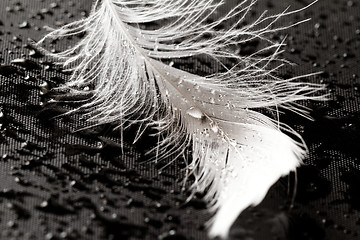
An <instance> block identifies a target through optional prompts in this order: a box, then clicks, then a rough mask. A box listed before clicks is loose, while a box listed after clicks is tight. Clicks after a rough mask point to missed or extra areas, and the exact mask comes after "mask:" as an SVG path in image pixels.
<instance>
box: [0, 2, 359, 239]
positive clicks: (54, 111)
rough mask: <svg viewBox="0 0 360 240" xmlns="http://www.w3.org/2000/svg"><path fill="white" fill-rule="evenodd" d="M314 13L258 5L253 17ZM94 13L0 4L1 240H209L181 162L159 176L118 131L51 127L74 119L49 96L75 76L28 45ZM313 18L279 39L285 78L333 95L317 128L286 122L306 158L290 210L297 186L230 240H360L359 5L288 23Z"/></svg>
mask: <svg viewBox="0 0 360 240" xmlns="http://www.w3.org/2000/svg"><path fill="white" fill-rule="evenodd" d="M80 2H81V3H80ZM308 3H309V1H304V0H298V1H293V0H292V1H290V0H286V1H281V3H279V2H276V1H260V4H259V6H257V8H256V9H255V12H258V13H259V12H261V11H262V9H264V8H269V10H270V11H277V12H279V11H281V10H283V9H284V8H285V7H286V6H288V5H291V6H292V8H299V7H303V6H305V5H307V4H308ZM90 5H91V1H79V2H78V1H64V2H61V1H48V0H31V1H26V0H23V1H20V0H19V1H12V0H2V1H0V50H1V52H0V62H1V66H0V130H1V131H0V133H1V134H0V172H1V174H0V239H163V240H165V239H167V240H170V239H177V240H178V239H207V237H206V230H205V229H204V226H203V224H204V223H205V222H206V220H207V219H208V218H209V217H210V215H209V214H208V213H207V212H206V210H205V208H204V203H203V202H201V200H200V199H201V198H200V196H199V199H193V200H191V201H190V202H186V198H187V196H188V195H187V193H186V191H182V187H183V185H182V176H183V172H182V170H181V169H182V167H183V164H182V162H181V160H178V161H175V162H174V163H173V164H172V165H170V167H168V168H166V170H165V171H163V173H162V174H160V175H159V174H158V171H157V169H159V167H161V164H155V163H143V162H144V161H146V159H147V157H146V156H144V152H145V151H146V148H147V147H151V145H150V144H145V143H147V142H149V141H151V139H150V140H149V139H146V138H144V139H143V140H141V141H140V142H139V143H138V144H137V145H135V146H131V145H126V146H125V147H124V148H123V149H122V148H121V147H120V145H119V142H120V135H119V133H118V132H116V131H113V130H112V129H113V128H112V126H101V127H97V128H91V129H88V130H84V131H78V132H74V130H76V129H79V128H81V127H83V126H86V122H84V121H83V120H81V119H80V117H79V116H77V115H71V116H66V117H60V118H53V117H54V116H57V115H59V114H61V113H64V112H66V111H67V110H68V109H71V108H72V107H73V106H72V104H59V103H54V102H52V101H51V97H52V96H51V95H50V94H49V92H48V91H49V89H51V87H53V86H56V85H58V84H61V83H62V82H64V81H66V79H67V78H68V75H67V73H66V72H63V71H62V70H61V69H60V68H59V67H56V66H54V65H53V64H51V62H49V61H48V60H46V59H45V58H44V57H43V56H41V54H39V53H37V52H36V51H34V50H33V49H31V47H29V46H28V44H27V38H32V39H35V40H38V39H40V37H41V36H42V35H43V34H44V33H45V31H44V30H43V26H44V25H48V26H57V25H62V24H64V23H67V22H71V21H73V20H74V19H76V18H79V17H81V16H86V15H87V14H88V11H89V9H90ZM260 10H261V11H260ZM310 17H311V18H312V20H311V21H309V22H307V23H304V24H302V25H300V26H298V27H295V28H293V29H289V30H286V31H284V32H281V33H279V34H274V36H272V37H273V38H274V39H279V40H281V39H282V38H284V36H285V35H287V41H286V42H287V47H286V48H285V50H286V51H285V53H284V56H285V58H287V59H289V60H291V61H292V62H294V63H295V64H296V65H294V66H287V67H285V68H284V69H283V70H282V71H281V72H280V73H279V74H280V75H283V76H284V77H287V76H295V75H299V74H306V73H309V72H318V71H322V72H323V73H321V74H319V75H317V76H316V77H311V78H310V79H307V81H310V82H323V83H326V84H328V90H329V91H330V93H331V100H330V101H329V102H327V103H323V102H320V103H307V104H308V105H309V106H310V107H311V108H313V109H314V111H313V117H314V119H315V121H313V122H311V121H307V120H305V119H302V118H300V117H298V116H294V115H291V114H286V115H283V116H282V117H281V119H282V120H283V121H285V122H287V123H289V124H290V125H292V126H294V127H295V128H296V129H297V130H298V131H299V132H300V133H301V134H302V135H303V136H304V138H305V140H306V142H307V143H308V146H309V149H310V156H309V157H308V158H307V159H306V160H305V165H304V166H303V167H301V168H300V169H299V170H298V176H297V177H298V185H297V195H296V199H295V202H294V206H293V207H292V208H291V207H290V205H291V198H292V192H293V189H292V186H294V179H295V178H294V175H291V176H290V177H289V178H283V179H281V180H279V181H278V183H276V184H275V186H274V187H273V188H272V189H271V190H270V192H269V194H268V196H267V197H266V199H265V201H264V202H263V203H262V204H261V205H260V206H258V207H256V208H253V209H249V210H247V211H246V212H245V213H244V214H243V215H241V217H240V218H239V219H238V221H237V222H236V224H235V225H234V226H233V228H232V231H231V234H230V238H231V239H301V240H303V239H314V240H321V239H331V240H334V239H344V240H345V239H358V238H359V236H358V234H359V233H360V214H359V212H360V191H359V185H360V166H359V156H360V111H359V110H360V77H359V76H360V68H359V63H360V56H359V55H360V53H359V49H360V3H358V2H357V1H346V0H338V1H336V0H334V1H325V0H320V1H319V2H318V3H316V4H315V5H314V6H312V7H311V8H309V9H307V10H306V11H305V12H302V13H299V14H297V15H293V16H290V17H288V18H287V19H286V20H285V21H296V20H299V19H304V18H310ZM74 40H76V39H72V40H71V39H70V40H64V41H60V42H56V43H55V44H54V45H52V46H50V48H52V49H54V50H60V49H64V48H66V44H69V43H72V42H74ZM127 135H128V136H130V135H131V132H128V133H127ZM162 164H163V163H162Z"/></svg>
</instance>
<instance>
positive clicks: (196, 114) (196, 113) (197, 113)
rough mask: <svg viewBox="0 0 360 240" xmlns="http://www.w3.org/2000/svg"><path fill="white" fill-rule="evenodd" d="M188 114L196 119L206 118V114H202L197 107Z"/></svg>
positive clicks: (192, 108)
mask: <svg viewBox="0 0 360 240" xmlns="http://www.w3.org/2000/svg"><path fill="white" fill-rule="evenodd" d="M186 113H187V114H189V115H190V116H192V117H193V118H196V119H202V118H203V117H204V114H203V113H202V112H201V110H200V109H198V108H196V107H191V108H190V109H189V110H187V111H186Z"/></svg>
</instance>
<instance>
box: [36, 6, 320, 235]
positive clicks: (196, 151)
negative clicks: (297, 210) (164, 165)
mask: <svg viewBox="0 0 360 240" xmlns="http://www.w3.org/2000/svg"><path fill="white" fill-rule="evenodd" d="M255 3H256V1H255V0H253V1H248V0H243V1H241V2H240V3H239V4H238V5H237V6H236V7H234V8H233V9H232V10H230V12H229V13H227V14H226V15H225V16H223V17H220V18H219V19H218V20H215V21H209V20H211V17H212V16H213V15H214V13H215V12H216V10H217V9H218V8H219V7H220V6H221V5H222V4H224V1H215V0H210V1H209V0H197V1H190V0H189V1H183V0H148V1H146V4H144V1H141V0H103V1H95V3H94V5H93V8H92V11H91V13H90V15H89V17H87V18H86V19H82V20H79V21H76V22H73V23H70V24H68V25H65V26H64V27H62V28H60V29H57V30H54V31H53V32H51V33H49V34H48V35H46V36H45V37H44V38H43V39H42V40H40V41H39V42H38V43H37V46H38V48H41V47H40V46H41V45H42V44H43V42H44V41H46V40H47V39H59V38H64V37H68V36H74V35H78V34H83V33H85V36H84V37H83V38H82V39H81V40H79V42H78V43H77V44H76V45H75V46H73V47H70V48H69V49H67V50H64V51H62V52H59V53H51V52H48V51H46V50H44V49H42V50H43V51H44V52H45V53H46V54H47V55H48V56H51V57H53V58H54V59H55V60H57V61H58V63H59V64H62V65H64V66H65V67H67V68H68V69H71V70H72V71H73V75H72V76H71V78H70V80H69V82H68V83H67V84H65V85H64V86H62V87H61V88H64V89H67V90H69V91H70V93H71V94H74V95H76V94H84V93H86V94H88V93H89V92H90V93H91V94H92V97H91V98H90V99H89V100H88V101H87V102H85V103H84V104H83V106H82V107H81V108H80V109H81V110H85V111H86V112H87V113H86V115H85V116H86V117H88V119H89V121H93V122H94V123H95V124H104V123H108V122H117V123H119V129H120V130H121V133H123V131H122V130H123V129H124V128H127V127H128V126H130V125H132V124H137V125H138V126H139V127H138V132H137V134H136V136H135V138H134V141H136V140H137V139H138V138H139V137H140V136H141V135H142V134H143V132H144V131H145V129H147V128H149V127H150V128H153V129H156V130H158V137H159V142H158V144H157V146H156V147H155V148H154V151H155V152H156V156H157V158H158V159H161V158H166V157H169V156H172V157H173V159H176V156H180V155H182V154H184V152H185V151H186V149H187V147H191V149H192V161H191V162H188V165H187V170H188V171H186V172H188V174H192V175H193V176H194V177H195V182H194V183H193V185H192V187H191V188H192V190H193V192H206V194H205V197H204V199H205V200H206V202H207V203H208V206H209V210H210V211H212V212H214V216H213V217H212V219H211V220H210V221H209V223H208V227H209V235H210V236H211V237H216V236H220V237H222V238H226V237H227V235H228V232H229V229H230V227H231V225H232V223H233V222H234V221H235V220H236V218H237V216H238V215H239V214H240V213H241V212H242V211H243V210H244V209H245V208H247V207H248V206H251V205H256V204H258V203H260V202H261V201H262V199H263V198H264V197H265V195H266V193H267V191H268V189H269V188H270V187H271V185H272V184H273V183H274V182H276V181H277V180H278V179H279V178H280V177H281V176H284V175H286V174H288V173H289V171H292V170H295V169H296V167H297V166H298V165H299V164H300V163H301V160H302V159H303V158H304V156H305V155H306V151H307V150H306V146H305V144H304V143H303V141H302V140H301V137H300V136H299V135H298V134H297V133H296V132H295V131H293V130H292V129H290V128H289V127H287V126H286V125H283V124H281V123H280V122H278V121H275V120H272V119H270V118H268V117H266V116H265V115H263V114H261V113H258V112H256V111H254V109H258V108H266V109H269V110H273V111H275V112H277V110H278V108H285V109H288V110H291V111H294V112H296V113H298V114H301V115H303V116H307V113H308V109H306V107H303V106H302V105H300V104H298V103H297V101H299V100H308V99H312V100H320V99H323V96H319V95H315V93H317V92H318V91H319V90H323V89H324V86H322V85H317V84H310V83H303V82H299V81H298V80H299V79H300V78H302V77H306V76H300V77H294V78H292V79H285V80H284V79H279V78H278V77H276V75H275V73H276V71H277V69H278V68H279V67H280V66H281V64H282V63H286V60H283V59H281V58H280V57H279V54H280V53H281V47H282V46H283V45H284V44H283V43H274V42H272V41H271V40H270V39H269V38H267V36H268V35H269V34H270V33H273V32H277V31H280V30H283V29H285V28H287V27H291V26H293V25H296V24H299V23H301V22H299V23H295V24H293V25H289V26H285V27H275V23H276V22H277V21H278V19H280V18H281V17H283V16H286V15H289V14H293V13H295V12H298V11H301V10H303V9H299V10H296V11H284V12H282V13H279V14H277V15H267V14H266V12H264V13H263V14H261V15H260V16H259V17H258V18H257V19H255V20H254V21H253V22H252V23H250V24H245V25H244V24H243V22H244V21H245V19H246V17H247V15H248V13H249V11H250V9H251V8H252V7H253V6H254V4H255ZM231 20H233V21H234V24H233V25H230V26H229V27H228V28H226V29H222V30H219V26H220V25H222V24H225V23H227V22H228V21H231ZM154 22H155V23H156V22H161V23H162V25H163V26H162V27H157V28H155V29H152V30H147V29H143V28H142V27H141V25H142V24H144V23H154ZM204 35H206V36H207V37H206V38H205V37H204ZM254 39H258V40H260V41H263V42H265V43H268V46H267V47H264V48H263V49H260V50H259V51H258V52H256V53H254V54H251V55H249V56H240V55H238V54H236V53H234V51H232V50H231V49H232V48H231V47H232V46H235V45H239V44H246V43H248V42H250V41H252V40H254ZM269 50H270V51H272V54H271V55H269V56H267V57H263V56H262V57H261V56H259V55H260V54H261V53H263V52H265V51H269ZM198 55H204V56H207V57H208V58H211V59H214V61H215V62H217V64H218V65H220V66H222V67H223V68H227V66H228V64H227V62H228V61H229V59H230V60H231V61H235V62H236V64H234V65H233V66H232V67H230V68H227V70H226V71H225V72H218V73H214V74H213V75H210V76H206V77H201V76H198V75H195V74H191V73H189V72H186V71H183V70H179V69H176V68H174V67H172V66H171V64H170V66H169V65H167V64H164V63H162V59H166V60H167V59H176V58H182V57H192V56H198ZM274 63H279V64H277V67H271V66H272V65H273V64H274ZM310 75H311V74H310ZM88 86H94V88H93V89H91V90H89V87H88ZM78 110H79V109H75V110H74V111H78ZM284 132H287V133H289V134H285V133H284ZM288 135H293V136H294V137H295V139H299V140H298V141H296V140H294V139H293V138H291V137H289V136H288ZM164 136H165V137H164ZM174 155H175V156H174Z"/></svg>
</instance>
